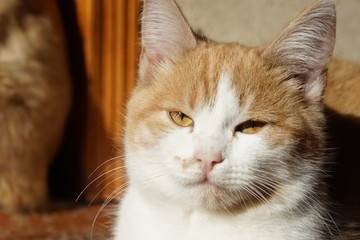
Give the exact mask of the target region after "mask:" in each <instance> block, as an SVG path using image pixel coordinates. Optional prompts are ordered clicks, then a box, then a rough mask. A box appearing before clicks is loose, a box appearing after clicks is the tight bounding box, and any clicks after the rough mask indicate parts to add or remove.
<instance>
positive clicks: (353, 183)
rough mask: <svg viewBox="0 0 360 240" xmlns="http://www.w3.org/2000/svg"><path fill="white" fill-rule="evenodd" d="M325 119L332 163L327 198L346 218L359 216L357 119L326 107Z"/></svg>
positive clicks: (359, 139) (359, 124) (359, 131)
mask: <svg viewBox="0 0 360 240" xmlns="http://www.w3.org/2000/svg"><path fill="white" fill-rule="evenodd" d="M326 116H327V119H328V135H329V147H330V148H332V149H333V150H332V151H333V152H334V162H335V163H334V164H333V165H331V169H330V170H331V175H332V177H331V178H330V179H329V186H330V195H331V197H332V198H333V199H335V201H336V203H337V204H336V205H335V208H336V209H334V210H336V212H338V213H340V214H341V216H343V217H345V218H346V219H349V218H353V217H360V212H359V210H360V118H359V117H356V116H352V115H342V114H339V113H337V112H336V111H334V110H332V109H329V108H327V109H326ZM356 215H357V216H356Z"/></svg>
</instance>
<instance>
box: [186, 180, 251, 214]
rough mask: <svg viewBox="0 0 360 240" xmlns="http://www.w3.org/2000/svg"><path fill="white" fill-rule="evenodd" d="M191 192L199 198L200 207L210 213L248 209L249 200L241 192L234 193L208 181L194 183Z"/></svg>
mask: <svg viewBox="0 0 360 240" xmlns="http://www.w3.org/2000/svg"><path fill="white" fill-rule="evenodd" d="M191 188H193V190H195V191H191V192H192V194H195V195H197V196H198V197H199V199H198V200H199V202H198V203H199V207H201V208H203V209H205V210H208V211H217V212H218V211H226V212H229V210H233V209H237V210H238V209H244V210H245V209H246V208H247V203H246V202H247V200H246V197H245V195H242V194H241V193H240V192H237V191H232V190H229V189H227V188H226V187H224V186H220V185H217V184H215V183H213V182H211V181H209V180H208V179H204V180H201V181H199V182H197V183H194V184H193V185H192V186H191Z"/></svg>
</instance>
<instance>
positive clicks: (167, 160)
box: [127, 43, 323, 209]
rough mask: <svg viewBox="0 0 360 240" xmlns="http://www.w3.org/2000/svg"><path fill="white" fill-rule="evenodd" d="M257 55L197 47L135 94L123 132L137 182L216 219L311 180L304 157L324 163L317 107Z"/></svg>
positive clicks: (233, 47)
mask: <svg viewBox="0 0 360 240" xmlns="http://www.w3.org/2000/svg"><path fill="white" fill-rule="evenodd" d="M259 53H260V50H259V49H247V48H244V47H241V46H237V45H233V44H229V45H219V44H209V43H202V44H201V46H198V47H197V48H196V49H194V50H193V51H190V52H189V53H187V54H186V56H184V57H183V58H180V59H179V60H178V61H177V62H174V63H164V64H163V66H162V67H161V69H162V71H161V72H159V73H158V74H157V75H156V76H155V78H154V79H156V80H154V81H153V82H152V83H151V84H148V85H145V86H142V87H139V88H138V89H137V90H136V91H135V92H134V95H133V98H132V101H131V102H130V105H129V115H128V128H127V157H128V158H129V162H128V168H129V171H131V173H134V174H133V177H134V179H133V180H134V182H139V183H141V182H143V184H145V185H146V187H145V188H149V189H152V188H155V189H156V191H164V192H165V194H166V195H169V196H171V197H174V198H178V199H181V198H185V199H188V200H190V202H189V203H191V204H195V205H196V204H197V205H201V206H205V207H207V208H211V209H217V208H229V207H233V206H234V205H239V204H243V205H244V204H250V202H251V203H252V204H254V203H255V202H257V201H267V199H268V198H271V197H272V195H274V194H277V192H279V191H281V188H282V187H283V186H285V185H286V184H287V183H288V179H293V178H296V177H303V175H304V174H305V172H306V171H309V169H310V165H313V164H314V162H312V161H311V162H307V160H304V159H303V157H300V155H302V156H305V155H308V156H309V157H310V156H311V157H312V159H313V158H314V157H315V158H316V156H315V155H316V154H319V155H321V153H319V151H318V150H317V149H318V148H319V146H321V144H322V141H323V140H322V137H321V134H320V135H319V131H320V129H319V124H321V122H322V120H323V119H322V115H321V113H320V111H319V110H320V109H319V106H317V105H315V106H309V105H308V104H307V103H306V102H305V101H303V99H302V92H301V91H299V89H300V81H297V80H296V79H291V80H290V79H288V76H287V74H286V72H285V73H284V71H283V70H282V69H280V68H279V69H272V70H271V71H269V67H270V65H269V64H268V63H267V62H266V61H265V60H264V59H262V58H259V57H258V56H259ZM194 66H196V67H194ZM296 83H298V84H296ZM179 114H184V115H181V116H179ZM309 136H310V138H309ZM130 161H131V162H130ZM315 164H316V163H315ZM130 175H132V174H130ZM130 177H131V176H130ZM179 196H182V197H179ZM183 200H184V199H183ZM248 202H249V203H248Z"/></svg>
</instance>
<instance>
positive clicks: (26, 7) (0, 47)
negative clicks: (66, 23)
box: [0, 0, 71, 211]
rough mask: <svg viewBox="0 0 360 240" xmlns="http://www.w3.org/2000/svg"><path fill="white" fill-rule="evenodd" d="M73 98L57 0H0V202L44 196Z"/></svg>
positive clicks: (9, 204)
mask: <svg viewBox="0 0 360 240" xmlns="http://www.w3.org/2000/svg"><path fill="white" fill-rule="evenodd" d="M70 98H71V87H70V77H69V73H68V69H67V65H66V56H65V48H64V41H63V35H62V32H61V27H60V22H59V19H58V15H57V12H56V6H55V1H48V0H31V1H27V0H1V1H0V206H1V208H5V209H7V210H25V211H32V210H35V209H38V208H41V207H43V206H44V204H45V203H46V200H47V172H48V166H49V164H50V162H51V159H52V158H53V156H54V154H55V153H56V151H57V148H58V146H59V143H60V142H61V138H62V133H63V129H64V125H65V121H66V116H67V113H68V110H69V105H70Z"/></svg>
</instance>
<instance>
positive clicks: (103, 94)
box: [75, 0, 140, 201]
mask: <svg viewBox="0 0 360 240" xmlns="http://www.w3.org/2000/svg"><path fill="white" fill-rule="evenodd" d="M75 5H76V13H77V16H78V17H77V18H78V23H79V27H80V32H81V35H82V41H83V52H84V55H85V56H84V60H85V71H86V75H87V99H88V104H87V105H88V106H87V108H88V109H87V113H86V115H87V116H86V117H85V119H86V120H85V121H86V123H84V124H86V136H85V143H84V149H83V151H84V152H83V154H82V155H83V159H82V171H83V172H84V174H83V176H84V177H83V183H84V186H85V185H86V184H88V183H89V182H90V181H91V180H93V179H96V178H97V177H99V176H100V175H101V174H102V173H104V172H107V171H110V172H109V173H108V174H105V175H104V176H102V177H99V179H97V180H96V181H94V183H93V184H91V185H90V186H89V188H88V189H87V191H86V192H85V197H86V199H87V200H88V201H91V200H94V199H95V201H97V200H105V199H106V198H107V197H109V196H111V193H112V192H113V190H114V189H115V188H116V187H118V186H121V184H123V182H124V179H122V178H119V176H120V175H123V172H122V171H120V168H121V166H122V161H121V157H120V158H119V156H121V155H122V150H121V144H119V142H121V131H122V127H123V121H124V119H123V114H124V110H125V102H126V100H127V98H128V96H129V93H130V91H131V89H132V88H133V86H134V82H135V78H136V68H137V59H138V31H139V30H138V16H139V9H140V1H138V0H75ZM75 81H76V79H75ZM112 158H114V159H113V160H109V159H112ZM106 160H109V161H107V162H105V161H106ZM104 162H105V163H104ZM99 166H100V167H99ZM97 167H99V168H98V169H97V170H96V171H95V172H94V173H93V175H92V177H91V178H90V179H88V176H89V175H90V174H91V173H92V172H93V171H94V170H95V169H96V168H97ZM114 169H119V170H118V171H113V170H114Z"/></svg>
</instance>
